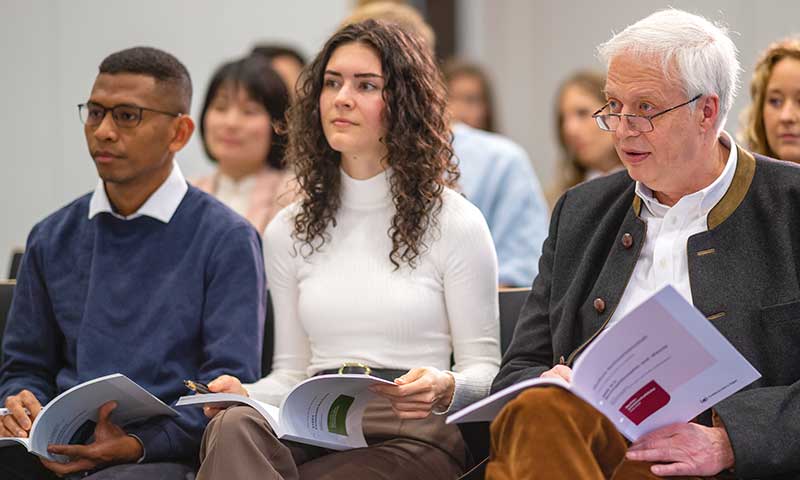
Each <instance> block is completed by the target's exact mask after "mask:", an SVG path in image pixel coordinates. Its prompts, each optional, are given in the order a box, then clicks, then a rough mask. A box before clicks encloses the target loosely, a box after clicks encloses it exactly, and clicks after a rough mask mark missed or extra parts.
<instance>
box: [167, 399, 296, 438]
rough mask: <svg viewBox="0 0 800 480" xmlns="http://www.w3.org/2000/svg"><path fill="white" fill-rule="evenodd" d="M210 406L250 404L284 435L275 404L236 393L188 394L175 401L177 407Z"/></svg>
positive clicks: (280, 434) (275, 429)
mask: <svg viewBox="0 0 800 480" xmlns="http://www.w3.org/2000/svg"><path fill="white" fill-rule="evenodd" d="M190 405H193V406H199V407H202V406H206V405H207V406H209V407H219V408H227V407H230V406H233V405H249V406H250V407H253V408H254V409H255V410H256V411H257V412H258V413H259V414H261V416H262V417H264V419H265V420H266V421H267V423H269V426H270V427H272V429H273V430H274V431H275V434H276V435H277V436H278V437H281V436H282V435H283V433H284V432H283V431H282V429H281V428H280V425H278V418H279V417H280V413H279V409H278V407H276V406H275V405H270V404H268V403H264V402H259V401H258V400H256V399H254V398H250V397H245V396H244V395H237V394H235V393H202V394H195V395H187V396H185V397H181V398H179V399H178V401H177V402H176V403H175V406H176V407H185V406H190Z"/></svg>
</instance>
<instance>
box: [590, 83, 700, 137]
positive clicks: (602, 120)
mask: <svg viewBox="0 0 800 480" xmlns="http://www.w3.org/2000/svg"><path fill="white" fill-rule="evenodd" d="M702 96H703V94H702V93H701V94H698V95H697V96H695V97H694V98H693V99H691V100H689V101H688V102H683V103H681V104H680V105H675V106H674V107H672V108H668V109H666V110H663V111H661V112H658V113H654V114H653V115H634V114H632V113H604V114H602V115H601V114H600V112H602V111H603V110H605V109H606V107H608V104H607V103H606V104H605V105H603V106H602V108H600V110H598V111H596V112H594V113H593V114H592V118H594V119H595V121H596V122H597V126H598V127H600V129H601V130H605V131H606V132H614V131H616V130H617V128H619V124H620V123H621V122H622V117H625V118H626V119H628V128H630V129H631V130H633V131H635V132H639V133H647V132H652V131H653V129H654V128H655V127H653V119H654V118H656V117H658V116H660V115H664V114H665V113H669V112H671V111H673V110H675V109H677V108H681V107H683V106H684V105H689V104H690V103H692V102H694V101H695V100H697V99H698V98H700V97H702Z"/></svg>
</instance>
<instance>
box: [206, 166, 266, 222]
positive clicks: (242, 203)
mask: <svg viewBox="0 0 800 480" xmlns="http://www.w3.org/2000/svg"><path fill="white" fill-rule="evenodd" d="M257 177H258V174H254V175H248V176H246V177H244V178H242V179H240V180H238V181H237V180H234V179H233V178H231V177H229V176H227V175H224V174H222V173H219V174H217V178H216V181H217V185H216V191H215V192H214V193H215V196H216V197H217V200H219V201H220V202H222V203H224V204H225V205H227V206H228V207H229V208H230V209H231V210H233V211H234V212H236V213H238V214H239V215H241V216H243V217H246V216H247V213H248V210H249V209H250V198H251V196H252V194H253V189H254V188H255V187H256V178H257Z"/></svg>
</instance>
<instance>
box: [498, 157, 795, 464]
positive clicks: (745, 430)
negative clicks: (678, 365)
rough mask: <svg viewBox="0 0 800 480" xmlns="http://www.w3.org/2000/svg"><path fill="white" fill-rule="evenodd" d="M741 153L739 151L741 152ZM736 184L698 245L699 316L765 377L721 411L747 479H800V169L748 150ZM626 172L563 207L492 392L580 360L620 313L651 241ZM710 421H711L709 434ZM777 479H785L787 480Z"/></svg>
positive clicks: (582, 189) (694, 240)
mask: <svg viewBox="0 0 800 480" xmlns="http://www.w3.org/2000/svg"><path fill="white" fill-rule="evenodd" d="M737 148H738V147H737ZM738 156H739V161H738V164H737V168H736V172H735V174H734V179H733V182H732V184H731V186H730V187H729V189H728V191H727V192H726V194H725V196H724V197H723V198H722V200H720V202H719V203H718V204H717V205H716V206H715V207H714V209H713V210H712V211H711V213H710V214H709V216H708V226H709V230H708V231H707V232H702V233H698V234H696V235H693V236H692V237H691V238H689V241H688V244H687V255H688V262H689V279H690V283H691V289H692V297H693V300H694V304H695V306H696V307H697V308H698V309H699V310H700V311H701V312H703V314H704V315H706V316H707V317H708V318H709V320H711V321H712V323H713V324H714V326H715V327H716V328H717V329H719V331H720V332H722V334H723V335H725V337H727V338H728V340H729V341H730V342H731V343H732V344H733V345H734V346H735V347H736V348H737V349H738V350H739V351H740V352H741V353H742V355H744V356H745V358H747V360H749V361H750V362H751V363H752V364H753V365H754V366H755V368H756V369H758V371H759V372H761V374H762V378H761V379H760V380H758V381H757V382H755V383H753V384H752V385H750V386H749V387H747V388H746V389H744V390H742V391H740V392H739V393H737V394H734V395H733V396H731V397H729V398H728V399H726V400H724V401H723V402H721V403H719V404H717V405H716V406H715V407H714V412H715V413H716V416H715V418H716V419H718V420H721V421H722V423H723V424H724V426H725V428H726V429H727V431H728V434H729V436H730V439H731V443H732V445H733V449H734V453H735V458H736V466H735V473H736V475H737V476H740V477H743V478H753V477H755V478H765V477H770V476H780V477H781V478H796V477H797V476H800V166H798V165H794V164H789V163H787V162H779V161H776V160H772V159H768V158H766V157H762V156H759V155H756V156H755V157H754V156H753V155H752V154H750V153H749V152H747V151H745V150H743V149H741V148H739V149H738ZM634 185H635V184H634V182H633V180H631V178H630V177H629V176H628V174H627V173H626V172H620V173H617V174H614V175H611V176H609V177H606V178H602V179H598V180H595V181H592V182H588V183H586V184H583V185H580V186H578V187H575V188H573V189H571V190H569V191H568V192H567V193H566V194H564V196H563V197H562V198H561V199H560V200H559V201H558V203H557V205H556V207H555V209H554V212H553V216H552V220H551V223H550V233H549V236H548V238H547V240H546V241H545V243H544V247H543V252H542V256H541V259H540V261H539V276H538V277H537V278H536V280H535V281H534V283H533V288H532V291H531V294H530V296H529V297H528V299H527V302H526V304H525V306H524V307H523V309H522V312H521V314H520V318H519V322H518V324H517V327H516V330H515V332H514V338H513V340H512V342H511V345H510V347H509V349H508V351H507V352H506V355H505V356H504V358H503V362H502V366H501V368H500V372H499V373H498V375H497V377H496V378H495V381H494V384H493V386H492V390H493V391H496V390H499V389H501V388H504V387H507V386H509V385H512V384H514V383H516V382H519V381H521V380H524V379H527V378H532V377H537V376H539V375H540V374H541V373H542V372H543V371H545V370H547V369H549V368H551V367H552V366H553V365H554V364H555V363H557V362H558V360H559V358H560V357H562V356H563V357H565V358H567V359H568V362H570V363H571V362H572V360H574V358H575V356H576V355H577V354H578V353H579V352H580V351H581V350H582V349H583V348H584V347H585V345H586V344H588V343H589V342H591V341H592V339H594V338H595V336H596V335H597V334H598V333H599V332H600V331H602V330H603V328H605V326H606V324H607V322H608V320H609V319H610V318H611V316H612V315H613V313H614V310H615V308H616V306H617V305H618V304H619V301H620V298H621V297H622V293H623V291H624V290H625V287H626V285H627V284H628V281H629V280H630V277H631V274H632V273H633V269H634V266H635V264H636V260H637V258H638V256H639V252H640V250H641V247H642V244H643V240H644V237H645V232H646V224H645V222H644V221H643V220H642V219H641V218H640V217H639V212H640V209H641V201H640V199H639V198H638V197H637V196H636V195H635V194H634ZM710 419H711V415H710V414H707V415H704V416H701V418H700V421H702V422H703V423H707V422H709V421H710ZM776 478H777V477H776Z"/></svg>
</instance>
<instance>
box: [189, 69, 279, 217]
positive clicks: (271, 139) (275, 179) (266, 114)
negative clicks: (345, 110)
mask: <svg viewBox="0 0 800 480" xmlns="http://www.w3.org/2000/svg"><path fill="white" fill-rule="evenodd" d="M288 103H289V97H288V93H287V90H286V86H285V85H284V83H283V81H282V80H281V77H280V76H279V75H278V74H277V73H276V72H275V71H274V70H272V69H271V68H270V67H269V64H268V63H267V61H266V60H264V59H262V58H260V57H258V56H250V57H245V58H243V59H241V60H236V61H233V62H229V63H226V64H224V65H222V66H221V67H220V68H219V69H218V70H217V71H216V73H214V76H213V78H212V79H211V83H210V85H209V87H208V93H206V99H205V102H204V103H203V110H202V112H201V113H200V122H199V123H200V135H201V137H202V139H203V147H204V148H205V151H206V154H208V157H209V158H210V159H211V161H212V162H214V163H216V164H217V165H218V168H217V171H216V172H214V173H213V174H211V175H209V176H207V177H204V178H200V179H198V180H196V181H194V182H193V183H195V185H196V186H197V187H198V188H200V189H201V190H204V191H205V192H207V193H210V194H211V195H214V196H215V197H217V198H218V199H219V200H220V201H222V203H224V204H226V205H227V206H229V207H230V208H231V209H233V210H234V211H235V212H237V213H239V214H240V215H242V216H244V217H245V218H247V219H248V220H250V223H252V224H253V225H254V226H255V227H256V229H257V230H258V231H259V232H263V231H264V228H265V227H266V226H267V223H269V221H270V220H271V219H272V217H274V216H275V214H276V213H278V211H279V210H280V209H281V208H282V207H284V206H286V205H288V204H289V203H291V201H292V200H293V199H294V196H292V195H291V194H290V193H289V192H290V191H291V189H290V178H291V176H290V174H289V172H288V170H287V169H286V168H285V167H284V159H283V157H284V152H285V150H286V134H285V133H282V132H283V131H284V130H285V116H286V109H287V107H288Z"/></svg>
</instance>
